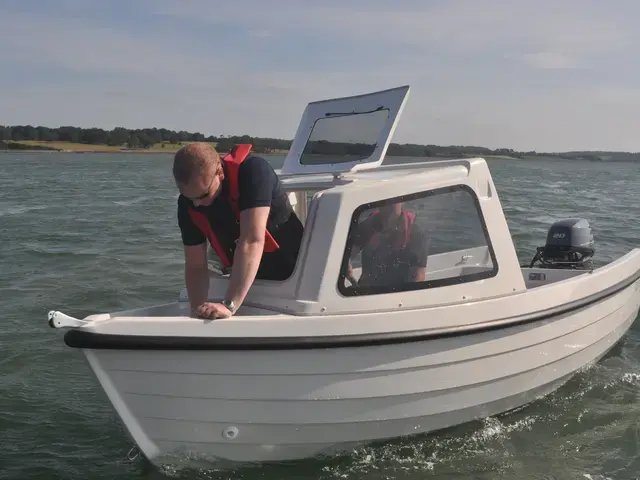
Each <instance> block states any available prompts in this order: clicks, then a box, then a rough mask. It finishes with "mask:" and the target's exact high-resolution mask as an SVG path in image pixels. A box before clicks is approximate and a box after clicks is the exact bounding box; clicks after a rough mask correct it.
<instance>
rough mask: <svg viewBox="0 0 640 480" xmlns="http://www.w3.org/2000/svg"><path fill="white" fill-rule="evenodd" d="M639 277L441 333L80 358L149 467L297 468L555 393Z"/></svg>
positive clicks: (607, 333)
mask: <svg viewBox="0 0 640 480" xmlns="http://www.w3.org/2000/svg"><path fill="white" fill-rule="evenodd" d="M638 282H640V281H636V282H634V283H632V284H631V285H629V286H628V287H626V288H624V289H623V290H621V291H619V292H618V293H616V294H615V295H612V296H609V297H607V298H605V299H603V300H601V301H598V302H596V303H593V304H591V305H589V306H587V307H584V308H583V309H579V310H574V311H572V312H570V313H566V314H563V315H559V316H557V317H553V318H547V319H545V320H540V321H538V322H533V323H527V324H523V325H519V326H513V327H508V328H502V329H496V330H492V331H485V332H482V333H471V334H466V335H460V336H454V337H448V338H440V339H432V340H424V341H414V342H409V343H396V344H390V345H379V346H366V347H357V348H356V347H343V348H326V349H303V350H263V351H216V350H209V351H207V350H190V351H186V350H169V351H153V350H139V351H135V350H108V349H105V350H102V349H97V350H85V354H86V355H87V358H88V360H89V363H90V365H91V367H92V368H93V370H94V372H95V374H96V376H97V378H98V379H99V381H100V383H101V385H102V387H103V388H104V390H105V391H106V393H107V395H108V397H109V399H110V400H111V402H112V403H113V405H114V407H115V408H116V410H117V412H118V414H119V415H120V418H121V419H122V421H123V423H124V424H125V426H126V427H127V429H128V431H129V433H130V435H131V436H132V438H133V439H134V441H135V442H136V443H137V444H138V446H139V447H140V449H141V450H142V452H143V454H144V455H145V456H146V457H147V458H148V459H150V460H151V461H152V462H158V463H163V462H164V461H170V460H169V459H168V458H167V457H165V456H166V455H171V454H179V453H186V452H190V453H192V454H195V455H200V454H201V455H205V456H208V457H210V458H213V459H224V460H231V461H240V462H244V461H275V460H293V459H300V458H305V457H310V456H314V455H317V454H321V453H333V452H336V451H339V450H343V449H349V448H352V447H353V446H355V445H357V444H361V443H366V442H372V441H377V440H383V439H389V438H396V437H401V436H405V435H410V434H418V433H424V432H429V431H433V430H438V429H441V428H445V427H449V426H453V425H458V424H461V423H464V422H468V421H471V420H474V419H478V418H483V417H486V416H489V415H494V414H497V413H500V412H504V411H508V410H511V409H513V408H516V407H518V406H521V405H523V404H526V403H529V402H531V401H533V400H535V399H536V398H538V397H540V396H542V395H545V394H547V393H549V392H551V391H553V390H554V389H555V388H557V387H558V386H559V385H561V384H562V383H563V382H565V381H566V380H567V379H568V378H569V377H570V376H571V375H573V374H574V373H576V372H577V371H578V370H580V369H581V368H583V367H585V366H587V365H589V364H591V363H592V362H594V361H597V360H598V359H599V358H601V357H602V356H603V355H604V354H605V353H606V352H607V351H608V350H609V349H611V347H613V346H614V345H615V343H616V342H618V341H619V340H620V338H621V337H622V335H624V333H625V332H626V331H627V329H628V328H629V327H630V326H631V324H632V323H633V321H634V320H635V318H636V317H637V315H638V309H639V308H640V297H639V296H638V294H637V292H638ZM301 321H303V320H301Z"/></svg>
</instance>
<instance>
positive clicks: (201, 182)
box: [173, 143, 224, 206]
mask: <svg viewBox="0 0 640 480" xmlns="http://www.w3.org/2000/svg"><path fill="white" fill-rule="evenodd" d="M173 178H174V179H175V181H176V185H177V186H178V189H179V190H180V193H182V195H184V196H185V197H187V198H189V199H190V200H191V201H192V202H193V203H194V204H195V205H204V206H206V205H210V204H211V202H213V200H214V199H215V198H216V196H217V194H218V192H219V191H220V186H221V184H222V180H223V179H224V171H223V169H222V162H221V160H220V155H218V152H216V149H215V148H213V146H212V145H211V144H209V143H191V144H189V145H185V146H184V147H182V148H180V150H178V151H177V152H176V154H175V156H174V158H173Z"/></svg>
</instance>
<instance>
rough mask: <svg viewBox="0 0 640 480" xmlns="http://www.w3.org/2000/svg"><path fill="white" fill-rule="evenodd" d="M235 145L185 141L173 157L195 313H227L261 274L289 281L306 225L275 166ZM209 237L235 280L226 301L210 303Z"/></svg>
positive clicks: (207, 315) (224, 315) (231, 280)
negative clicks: (227, 148)
mask: <svg viewBox="0 0 640 480" xmlns="http://www.w3.org/2000/svg"><path fill="white" fill-rule="evenodd" d="M250 149H251V146H250V145H237V146H236V147H234V148H233V149H232V150H231V152H230V153H229V154H227V155H225V156H224V157H221V156H220V155H219V154H218V152H217V151H216V150H215V148H214V147H213V146H212V145H211V144H209V143H191V144H189V145H186V146H184V147H182V148H180V149H179V150H178V151H177V152H176V154H175V156H174V160H173V176H174V180H175V182H176V185H177V187H178V190H179V192H180V194H179V196H178V226H179V228H180V232H181V236H182V243H183V246H184V258H185V283H186V288H187V293H188V297H189V302H190V304H191V314H192V315H193V316H196V317H200V318H227V317H230V316H231V315H233V314H234V313H235V311H236V310H237V309H238V307H239V306H240V305H241V304H242V302H243V301H244V298H245V296H246V295H247V292H248V291H249V288H250V287H251V285H252V284H253V282H254V280H255V279H265V280H285V279H287V278H288V277H289V276H290V275H291V273H292V272H293V269H294V267H295V264H296V260H297V257H298V252H299V249H300V243H301V241H302V234H303V225H302V223H301V222H300V220H299V218H298V217H297V215H296V214H295V212H294V211H293V207H292V206H291V203H290V202H289V198H288V196H287V194H286V192H285V190H284V188H283V187H282V184H281V183H280V180H279V178H278V176H277V174H276V172H275V171H274V169H273V168H272V167H271V165H270V164H269V163H268V162H267V161H266V160H265V159H264V158H262V157H260V156H255V155H252V154H251V153H250ZM207 241H208V242H209V243H210V245H211V247H212V249H213V251H214V252H215V253H216V255H217V256H218V258H219V259H220V262H221V263H222V265H223V268H224V269H228V268H229V267H232V266H233V268H232V269H231V274H230V277H229V286H228V288H227V290H226V292H220V293H221V297H222V298H223V299H222V301H221V302H220V303H215V302H208V301H207V298H208V292H209V272H208V263H207Z"/></svg>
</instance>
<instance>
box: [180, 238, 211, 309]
mask: <svg viewBox="0 0 640 480" xmlns="http://www.w3.org/2000/svg"><path fill="white" fill-rule="evenodd" d="M184 281H185V284H186V287H187V295H188V297H189V303H190V304H191V309H192V310H195V309H196V308H197V307H199V306H200V305H202V304H203V303H205V302H206V301H207V296H208V293H209V268H208V265H207V243H206V242H204V243H201V244H200V245H185V246H184Z"/></svg>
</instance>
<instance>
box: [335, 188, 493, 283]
mask: <svg viewBox="0 0 640 480" xmlns="http://www.w3.org/2000/svg"><path fill="white" fill-rule="evenodd" d="M497 270H498V269H497V264H496V261H495V255H494V253H493V249H492V248H491V244H490V241H489V238H488V235H487V233H486V227H485V224H484V222H483V219H482V216H481V214H480V209H479V205H478V201H477V198H476V196H475V194H474V192H473V191H472V190H471V189H469V188H468V187H465V186H455V187H447V188H444V189H438V190H433V191H429V192H424V193H420V194H418V195H411V196H406V197H398V198H394V199H388V200H385V201H382V202H376V203H372V204H367V205H362V206H361V207H359V208H358V209H357V210H356V211H355V212H354V215H353V217H352V221H351V225H350V229H349V234H348V240H347V248H346V251H345V255H344V258H343V262H342V267H341V275H340V278H339V280H338V289H339V290H340V292H341V293H342V294H343V295H370V294H375V293H388V292H394V291H405V290H416V289H423V288H434V287H440V286H445V285H451V284H455V283H463V282H470V281H474V280H479V279H483V278H488V277H491V276H493V275H495V274H496V273H497ZM349 272H352V275H349Z"/></svg>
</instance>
